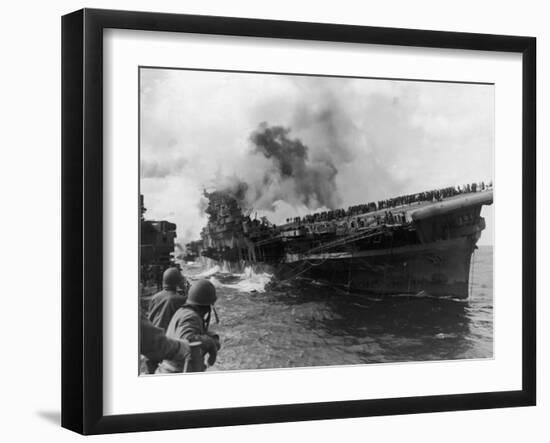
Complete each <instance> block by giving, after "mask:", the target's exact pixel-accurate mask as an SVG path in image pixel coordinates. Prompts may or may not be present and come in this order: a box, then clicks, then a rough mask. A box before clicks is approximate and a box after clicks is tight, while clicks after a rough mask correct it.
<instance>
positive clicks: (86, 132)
mask: <svg viewBox="0 0 550 443" xmlns="http://www.w3.org/2000/svg"><path fill="white" fill-rule="evenodd" d="M108 28H118V29H131V30H147V31H171V32H180V33H181V32H186V33H189V32H192V33H199V34H217V35H227V36H246V37H268V38H281V39H301V40H316V41H326V42H329V41H332V42H353V43H368V44H378V45H399V46H416V47H430V48H454V49H469V50H479V51H503V52H511V53H519V54H522V66H523V80H522V81H523V85H522V88H523V97H522V128H523V134H522V143H523V145H522V159H523V165H522V167H523V178H522V180H523V189H522V195H523V207H522V221H523V232H522V241H523V243H522V254H523V257H522V264H523V266H522V270H521V272H522V288H523V292H522V334H523V336H522V389H521V390H517V391H506V392H479V393H468V394H458V395H435V396H421V397H404V398H392V399H373V400H357V401H336V402H323V403H308V404H289V405H266V406H260V407H238V408H231V409H209V410H199V411H177V412H162V413H143V414H132V415H114V416H112V415H111V416H106V415H104V413H103V408H102V404H103V375H102V371H103V337H102V325H103V319H102V315H103V314H102V313H103V298H102V286H103V275H102V268H103V227H102V223H103V209H102V205H103V201H102V193H103V169H102V168H103V167H102V165H103V146H102V138H103V112H102V109H103V87H102V85H103V78H102V77H103V39H102V36H103V31H104V30H105V29H108ZM535 115H536V39H535V38H533V37H517V36H504V35H484V34H471V33H456V32H440V31H424V30H412V29H390V28H378V27H364V26H349V25H338V24H320V23H300V22H282V21H273V20H256V19H244V18H229V17H210V16H196V15H178V14H163V13H150V12H127V11H109V10H96V9H83V10H79V11H76V12H73V13H71V14H68V15H65V16H64V17H63V18H62V174H63V176H62V201H63V203H62V288H63V289H62V426H63V427H65V428H68V429H71V430H73V431H76V432H79V433H82V434H103V433H115V432H131V431H149V430H161V429H177V428H192V427H211V426H228V425H239V424H256V423H273V422H284V421H301V420H320V419H331V418H348V417H362V416H379V415H390V414H411V413H424V412H436V411H457V410H466V409H485V408H502V407H514V406H529V405H535V403H536V275H535V273H536V270H535V269H536V154H535V151H536V118H535Z"/></svg>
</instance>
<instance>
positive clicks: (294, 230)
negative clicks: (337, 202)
mask: <svg viewBox="0 0 550 443" xmlns="http://www.w3.org/2000/svg"><path fill="white" fill-rule="evenodd" d="M205 197H206V198H207V200H208V207H207V209H206V213H207V214H208V223H207V225H206V226H205V227H204V228H203V230H202V232H201V240H200V241H195V242H192V243H190V244H188V245H187V248H188V250H190V252H191V253H192V254H196V255H202V256H204V257H208V258H211V259H213V260H216V261H219V262H225V263H227V264H230V265H231V264H235V265H241V266H242V265H253V266H254V265H262V266H268V267H269V269H270V270H271V272H273V274H274V275H275V277H276V278H278V279H280V280H287V279H293V278H298V277H301V278H311V279H315V280H322V281H327V282H330V283H331V284H333V285H335V286H337V287H341V288H344V289H346V290H348V291H350V292H354V293H367V294H376V295H390V294H391V295H397V294H399V295H401V294H405V295H407V294H410V295H418V294H424V295H428V296H435V297H453V298H467V297H468V294H469V279H470V262H471V258H472V254H473V252H474V250H475V249H476V243H477V241H478V240H479V238H480V236H481V232H482V231H483V230H484V229H485V220H484V218H483V217H481V216H480V213H481V208H482V206H483V205H491V204H492V202H493V186H492V184H488V185H486V184H485V183H484V182H481V183H472V184H468V185H462V186H458V187H448V188H443V189H437V190H430V191H425V192H420V193H416V194H410V195H404V196H399V197H395V198H390V199H386V200H381V201H378V202H371V203H367V204H360V205H356V206H351V207H349V208H347V209H335V210H330V211H324V212H318V213H314V214H309V215H306V216H303V217H295V218H292V219H287V220H286V223H284V224H282V225H274V224H272V223H271V222H270V221H269V220H267V219H266V218H265V217H264V218H260V219H257V218H252V217H251V216H250V215H249V214H247V213H245V212H244V211H243V209H242V208H241V207H240V206H239V203H238V201H237V200H236V199H235V198H234V197H233V196H232V195H231V194H230V193H227V192H223V191H214V192H210V193H208V192H205Z"/></svg>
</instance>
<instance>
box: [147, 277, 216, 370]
mask: <svg viewBox="0 0 550 443" xmlns="http://www.w3.org/2000/svg"><path fill="white" fill-rule="evenodd" d="M216 299H217V297H216V288H215V287H214V285H213V284H212V283H210V282H209V281H208V280H199V281H197V282H195V283H194V284H193V285H192V286H191V288H190V289H189V295H188V297H187V302H186V303H185V305H184V306H182V307H181V308H180V309H178V311H177V312H176V313H175V314H174V316H173V317H172V320H171V321H170V324H169V325H168V329H167V330H166V336H167V337H168V338H172V339H177V340H187V341H189V343H190V344H191V346H193V344H194V343H196V342H199V341H200V342H201V343H202V347H195V348H193V349H192V352H191V357H190V359H189V360H188V361H187V362H186V364H185V365H184V366H182V365H181V364H178V362H174V361H169V360H164V361H163V362H162V363H161V364H160V365H159V368H158V370H157V372H158V373H167V372H204V371H206V368H207V366H206V364H205V358H206V356H208V359H207V363H208V366H212V365H213V364H214V363H215V362H216V356H217V354H218V350H219V349H220V339H219V336H218V335H216V334H212V333H211V332H209V331H208V328H209V325H210V316H211V313H212V311H213V310H214V303H215V302H216ZM214 314H216V312H215V310H214Z"/></svg>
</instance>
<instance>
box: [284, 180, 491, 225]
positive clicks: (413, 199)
mask: <svg viewBox="0 0 550 443" xmlns="http://www.w3.org/2000/svg"><path fill="white" fill-rule="evenodd" d="M492 186H493V184H492V182H489V183H488V184H487V183H485V182H483V181H482V182H479V183H468V184H465V185H462V186H456V187H454V186H449V187H446V188H442V189H434V190H431V191H425V192H420V193H418V194H408V195H401V196H399V197H394V198H389V199H387V200H379V201H378V202H371V203H366V204H361V205H355V206H350V207H348V209H347V210H346V209H334V210H331V211H323V212H318V213H316V214H308V215H305V216H304V217H294V218H288V219H286V222H287V223H315V222H322V221H331V220H337V219H340V218H343V217H349V216H353V215H359V214H365V213H368V212H374V211H378V210H381V209H390V208H395V207H398V206H404V205H411V204H413V203H421V202H426V201H428V202H433V201H441V200H443V199H444V198H449V197H453V196H455V195H459V194H468V193H471V192H480V191H485V190H486V189H489V188H492ZM388 217H393V215H392V214H391V213H390V212H388V211H386V212H385V214H384V216H382V218H384V219H387V218H388Z"/></svg>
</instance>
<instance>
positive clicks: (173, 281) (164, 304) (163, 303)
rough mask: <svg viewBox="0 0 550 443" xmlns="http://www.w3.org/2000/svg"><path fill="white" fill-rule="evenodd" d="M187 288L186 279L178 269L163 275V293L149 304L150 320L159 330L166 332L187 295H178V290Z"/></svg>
mask: <svg viewBox="0 0 550 443" xmlns="http://www.w3.org/2000/svg"><path fill="white" fill-rule="evenodd" d="M184 287H185V277H184V276H183V275H182V274H181V272H180V271H179V269H177V268H168V269H167V270H166V271H164V274H163V275H162V291H160V292H157V293H156V294H155V295H153V297H151V301H150V302H149V314H148V317H149V320H150V321H151V323H153V325H155V326H156V327H157V328H162V329H164V330H165V331H166V328H167V327H168V324H169V323H170V320H171V319H172V316H173V315H174V313H175V312H176V311H177V310H178V309H179V308H180V307H182V306H183V305H184V303H185V295H181V294H178V288H184Z"/></svg>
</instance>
